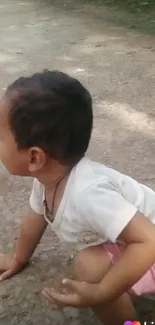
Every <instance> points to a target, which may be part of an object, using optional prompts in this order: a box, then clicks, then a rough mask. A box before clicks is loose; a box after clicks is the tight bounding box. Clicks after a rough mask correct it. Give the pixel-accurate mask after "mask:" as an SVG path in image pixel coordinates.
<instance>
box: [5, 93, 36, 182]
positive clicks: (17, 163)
mask: <svg viewBox="0 0 155 325" xmlns="http://www.w3.org/2000/svg"><path fill="white" fill-rule="evenodd" d="M9 106H10V103H9V100H7V98H3V99H2V100H1V101H0V160H1V161H2V163H3V165H4V166H5V167H6V169H7V170H8V171H9V172H10V173H11V174H13V175H23V176H29V175H30V172H29V169H28V159H29V153H28V150H19V149H18V148H17V144H16V141H15V139H14V136H13V134H12V132H11V129H10V127H9V123H8V113H9Z"/></svg>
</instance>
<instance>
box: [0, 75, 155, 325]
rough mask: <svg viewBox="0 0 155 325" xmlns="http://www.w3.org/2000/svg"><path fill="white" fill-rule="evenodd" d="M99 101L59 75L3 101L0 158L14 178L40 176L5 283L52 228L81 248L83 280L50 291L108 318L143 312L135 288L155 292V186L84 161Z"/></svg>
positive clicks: (19, 86) (1, 260) (36, 78)
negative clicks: (134, 302)
mask: <svg viewBox="0 0 155 325" xmlns="http://www.w3.org/2000/svg"><path fill="white" fill-rule="evenodd" d="M92 122H93V117H92V99H91V96H90V94H89V92H88V91H87V90H86V89H85V88H84V87H83V86H82V85H81V84H80V82H79V81H77V80H76V79H73V78H71V77H69V76H68V75H66V74H64V73H62V72H58V71H51V72H50V71H45V72H43V73H37V74H35V75H33V76H32V77H29V78H20V79H18V80H16V81H15V82H14V83H13V84H12V85H11V86H10V87H9V88H8V89H7V91H6V94H5V96H4V97H3V98H2V100H1V102H0V157H1V160H2V163H3V164H4V166H5V167H6V168H7V169H8V171H9V172H10V173H11V174H14V175H21V176H31V177H34V178H35V180H34V183H33V189H32V194H31V197H30V211H29V212H28V214H27V215H26V216H25V217H24V218H23V220H22V225H21V230H20V235H19V239H18V241H17V246H16V251H15V253H14V255H13V257H9V256H7V255H1V256H0V269H1V271H2V272H3V273H2V275H1V280H4V279H7V278H9V277H10V276H12V275H13V274H15V273H17V272H19V271H20V270H21V269H22V268H23V267H24V266H25V265H26V264H27V262H28V260H29V258H30V257H31V255H32V254H33V252H34V250H35V248H36V246H37V244H38V242H39V240H40V238H41V237H42V235H43V233H44V231H45V228H46V226H47V225H48V224H49V225H50V226H51V227H52V229H53V230H54V231H55V232H56V234H57V236H58V237H59V238H60V240H62V241H66V242H69V243H71V244H72V245H74V244H79V245H80V246H79V248H80V250H81V251H80V252H79V255H78V256H77V258H76V260H75V263H74V267H75V277H76V279H77V281H73V280H68V279H65V280H64V281H63V285H64V287H65V288H66V289H68V291H66V290H65V293H63V294H62V293H59V292H56V291H55V290H54V289H44V291H43V295H44V296H45V297H46V298H47V299H48V300H49V301H51V302H52V303H53V302H54V303H58V304H60V303H61V304H62V305H63V306H67V305H69V306H77V307H78V306H81V307H89V306H91V307H92V308H93V310H94V311H95V313H96V314H97V315H98V317H99V318H100V320H101V322H102V323H104V324H108V325H111V324H115V325H116V324H122V323H123V322H124V321H125V320H127V319H134V318H136V314H135V311H134V308H133V306H132V303H131V300H130V296H129V293H130V292H132V293H134V294H138V295H140V294H142V293H145V292H148V291H150V292H152V291H154V290H155V264H154V263H155V226H154V224H155V192H153V191H152V190H151V189H149V188H148V187H146V186H144V185H142V184H139V183H138V182H136V181H135V180H133V179H132V178H130V177H128V176H125V175H123V174H120V173H119V172H117V171H115V170H113V169H110V168H107V167H105V166H104V165H102V164H99V163H96V162H93V161H91V160H90V159H88V158H86V157H85V152H86V150H87V147H88V144H89V140H90V136H91V130H92Z"/></svg>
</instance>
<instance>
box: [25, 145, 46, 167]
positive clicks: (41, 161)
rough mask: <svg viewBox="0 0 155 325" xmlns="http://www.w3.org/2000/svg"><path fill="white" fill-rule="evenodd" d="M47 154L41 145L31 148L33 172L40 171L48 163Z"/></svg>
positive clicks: (30, 163) (30, 165) (30, 155)
mask: <svg viewBox="0 0 155 325" xmlns="http://www.w3.org/2000/svg"><path fill="white" fill-rule="evenodd" d="M46 159H47V158H46V154H45V152H44V151H43V150H42V149H41V148H39V147H32V148H30V149H29V171H30V172H31V173H34V172H37V171H39V170H40V169H41V168H42V167H43V166H44V165H45V163H46Z"/></svg>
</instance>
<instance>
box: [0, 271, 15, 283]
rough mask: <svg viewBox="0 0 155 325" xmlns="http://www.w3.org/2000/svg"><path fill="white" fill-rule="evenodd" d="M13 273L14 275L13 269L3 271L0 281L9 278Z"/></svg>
mask: <svg viewBox="0 0 155 325" xmlns="http://www.w3.org/2000/svg"><path fill="white" fill-rule="evenodd" d="M14 273H15V271H14V270H13V269H10V270H7V271H5V272H4V273H2V274H1V275H0V281H4V280H6V279H8V278H10V277H11V276H12V275H13V274H14Z"/></svg>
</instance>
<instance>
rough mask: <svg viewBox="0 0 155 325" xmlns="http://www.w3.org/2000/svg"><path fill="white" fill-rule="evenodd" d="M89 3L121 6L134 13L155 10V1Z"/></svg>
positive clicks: (130, 0)
mask: <svg viewBox="0 0 155 325" xmlns="http://www.w3.org/2000/svg"><path fill="white" fill-rule="evenodd" d="M88 2H94V3H98V4H106V5H119V6H121V7H123V8H126V9H129V10H133V11H150V10H152V9H154V8H155V0H95V1H93V0H88Z"/></svg>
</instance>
